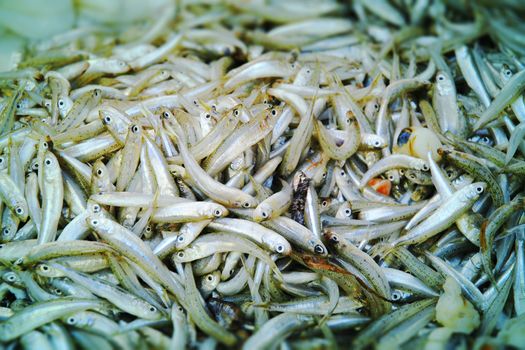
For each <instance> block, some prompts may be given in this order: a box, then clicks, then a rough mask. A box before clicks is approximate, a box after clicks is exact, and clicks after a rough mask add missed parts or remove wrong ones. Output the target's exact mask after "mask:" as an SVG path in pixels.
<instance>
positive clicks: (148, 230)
mask: <svg viewBox="0 0 525 350" xmlns="http://www.w3.org/2000/svg"><path fill="white" fill-rule="evenodd" d="M146 232H148V233H149V232H151V226H149V225H148V226H146Z"/></svg>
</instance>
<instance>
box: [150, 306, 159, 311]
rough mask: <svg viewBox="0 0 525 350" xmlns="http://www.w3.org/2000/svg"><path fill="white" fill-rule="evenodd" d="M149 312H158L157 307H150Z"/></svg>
mask: <svg viewBox="0 0 525 350" xmlns="http://www.w3.org/2000/svg"><path fill="white" fill-rule="evenodd" d="M149 311H150V312H157V308H156V307H155V306H150V307H149Z"/></svg>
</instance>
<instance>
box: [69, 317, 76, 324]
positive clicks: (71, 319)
mask: <svg viewBox="0 0 525 350" xmlns="http://www.w3.org/2000/svg"><path fill="white" fill-rule="evenodd" d="M67 323H68V324H75V323H77V319H76V318H74V317H73V316H71V317H68V319H67Z"/></svg>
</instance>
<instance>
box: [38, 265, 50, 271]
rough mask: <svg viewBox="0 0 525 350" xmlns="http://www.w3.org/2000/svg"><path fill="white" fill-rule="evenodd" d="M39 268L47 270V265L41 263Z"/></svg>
mask: <svg viewBox="0 0 525 350" xmlns="http://www.w3.org/2000/svg"><path fill="white" fill-rule="evenodd" d="M40 269H41V270H42V271H49V266H47V265H46V264H42V265H40Z"/></svg>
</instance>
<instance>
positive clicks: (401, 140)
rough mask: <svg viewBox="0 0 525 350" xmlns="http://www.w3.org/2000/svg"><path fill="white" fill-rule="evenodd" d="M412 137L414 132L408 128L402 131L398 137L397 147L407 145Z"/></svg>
mask: <svg viewBox="0 0 525 350" xmlns="http://www.w3.org/2000/svg"><path fill="white" fill-rule="evenodd" d="M410 135H412V130H410V129H408V128H406V129H403V130H401V133H400V134H399V136H398V137H397V145H398V146H403V145H404V144H406V143H407V142H408V140H410Z"/></svg>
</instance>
